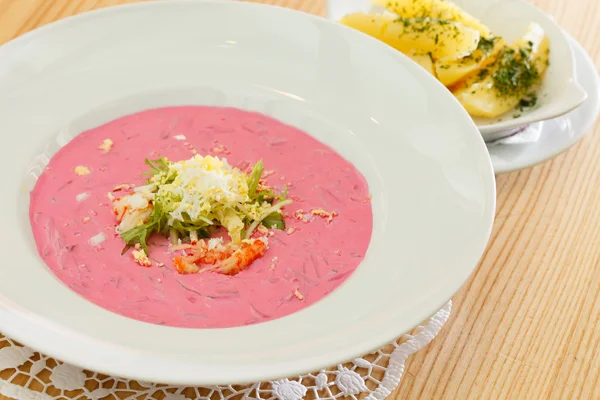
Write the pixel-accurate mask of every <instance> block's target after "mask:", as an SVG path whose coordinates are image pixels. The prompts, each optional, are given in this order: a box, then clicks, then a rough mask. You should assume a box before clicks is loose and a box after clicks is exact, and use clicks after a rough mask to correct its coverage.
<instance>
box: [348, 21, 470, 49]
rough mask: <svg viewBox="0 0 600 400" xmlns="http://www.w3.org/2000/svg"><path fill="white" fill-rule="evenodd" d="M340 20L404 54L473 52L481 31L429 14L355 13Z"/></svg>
mask: <svg viewBox="0 0 600 400" xmlns="http://www.w3.org/2000/svg"><path fill="white" fill-rule="evenodd" d="M340 22H341V23H342V24H344V25H347V26H349V27H351V28H354V29H357V30H359V31H361V32H364V33H366V34H368V35H371V36H373V37H375V38H377V39H379V40H381V41H383V42H385V43H387V44H388V45H390V46H392V47H394V48H395V49H397V50H400V51H401V52H403V53H404V54H412V53H413V52H414V51H418V52H419V53H421V54H428V53H430V54H431V56H432V57H433V58H434V59H435V60H439V59H449V60H453V59H457V58H461V57H464V56H466V55H469V54H471V53H472V52H473V51H475V49H476V48H477V44H478V43H479V37H480V35H479V32H477V31H476V30H474V29H471V28H467V27H465V26H464V25H462V24H459V23H455V22H451V21H444V20H438V19H429V18H414V19H398V18H396V17H395V16H389V15H368V14H363V13H354V14H350V15H347V16H345V17H344V18H342V19H341V20H340Z"/></svg>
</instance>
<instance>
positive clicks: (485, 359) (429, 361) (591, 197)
mask: <svg viewBox="0 0 600 400" xmlns="http://www.w3.org/2000/svg"><path fill="white" fill-rule="evenodd" d="M134 1H138V0H0V43H3V42H5V41H8V40H10V39H12V38H14V37H16V36H19V35H21V34H23V33H25V32H27V31H29V30H31V29H34V28H36V27H39V26H41V25H44V24H47V23H49V22H52V21H55V20H57V19H60V18H64V17H67V16H70V15H74V14H77V13H80V12H84V11H88V10H92V9H97V8H101V7H106V6H111V5H115V4H124V3H131V2H134ZM258 1H260V0H258ZM265 2H267V3H271V4H278V5H285V6H289V7H293V8H297V9H301V10H303V11H306V12H312V13H315V14H322V13H323V12H324V0H266V1H265ZM534 4H535V5H537V6H538V7H540V8H542V9H544V10H546V11H547V12H549V13H550V14H552V15H553V16H554V17H555V18H556V19H557V20H558V22H559V23H560V24H561V25H562V26H563V27H564V28H565V29H566V30H567V31H568V32H570V33H571V34H572V35H573V36H574V37H575V38H576V39H577V40H579V41H580V42H581V43H582V44H583V46H584V47H585V48H586V49H587V50H588V51H589V52H590V54H591V56H592V58H593V60H594V61H595V63H596V66H598V65H600V25H599V24H598V22H599V21H600V2H598V1H589V0H569V1H567V0H535V1H534ZM599 131H600V129H599V126H598V124H596V126H595V128H594V131H593V132H590V133H589V134H588V135H587V136H586V137H585V138H584V139H583V140H582V141H581V142H580V143H579V144H578V145H576V146H575V147H574V148H572V149H571V150H569V151H568V152H566V153H565V154H563V155H561V156H559V157H557V158H555V159H553V160H551V161H549V162H546V163H544V164H542V165H540V166H537V167H534V168H531V169H527V170H524V171H520V172H515V173H511V174H506V175H501V176H499V177H498V178H497V184H498V210H497V219H496V224H495V228H494V232H493V236H492V240H491V242H490V244H489V246H488V250H487V252H486V254H485V256H484V258H483V260H482V262H481V264H480V266H479V267H478V269H477V271H476V272H475V273H474V275H473V276H472V278H471V279H470V280H469V282H468V283H467V284H466V285H465V286H464V288H463V289H462V290H461V291H460V292H459V293H458V294H457V295H456V297H455V298H454V308H453V313H452V317H451V320H450V321H449V322H448V324H447V325H446V327H445V328H444V329H443V331H442V332H441V334H440V335H439V336H438V338H436V339H435V340H434V342H433V343H432V344H431V345H430V346H429V347H428V348H427V349H426V350H424V351H421V352H419V353H417V355H415V356H414V357H413V358H412V359H411V360H410V361H409V364H408V366H407V369H406V372H405V375H404V378H403V380H402V385H401V388H399V389H398V390H397V391H396V392H395V393H394V394H393V395H392V396H390V398H394V399H529V400H530V399H600V214H599V213H598V212H597V205H598V204H600V162H599V161H598V159H599V158H600V135H599V133H600V132H599ZM0 398H2V397H1V396H0Z"/></svg>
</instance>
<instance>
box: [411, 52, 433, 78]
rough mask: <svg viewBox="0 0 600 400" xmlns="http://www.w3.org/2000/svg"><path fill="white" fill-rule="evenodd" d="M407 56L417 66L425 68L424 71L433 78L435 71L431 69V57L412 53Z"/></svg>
mask: <svg viewBox="0 0 600 400" xmlns="http://www.w3.org/2000/svg"><path fill="white" fill-rule="evenodd" d="M407 56H409V57H410V58H411V59H412V60H413V61H414V62H416V63H417V64H419V65H420V66H421V67H423V68H425V71H427V72H429V73H430V74H431V75H433V76H435V69H434V67H433V60H432V59H431V55H429V54H419V53H413V54H407Z"/></svg>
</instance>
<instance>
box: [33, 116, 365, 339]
mask: <svg viewBox="0 0 600 400" xmlns="http://www.w3.org/2000/svg"><path fill="white" fill-rule="evenodd" d="M107 139H108V141H107ZM108 142H110V143H111V145H110V146H106V144H107V143H108ZM103 144H104V145H103ZM194 154H199V155H211V156H216V157H219V158H226V159H227V161H228V162H229V164H231V165H232V166H234V167H238V168H240V169H246V168H247V167H248V166H249V165H250V166H251V165H253V164H254V163H256V162H257V161H258V160H259V159H262V161H263V165H264V168H265V172H264V174H263V179H264V181H265V182H268V185H269V186H271V187H273V188H277V189H279V190H283V188H284V187H285V186H286V185H287V186H288V188H289V194H288V199H291V200H292V201H293V203H292V204H290V205H288V206H286V207H285V208H284V209H283V215H284V221H285V224H286V226H285V229H284V230H279V229H272V230H271V231H270V232H269V235H268V250H267V251H266V253H265V254H264V256H263V257H262V258H260V259H258V260H256V261H255V262H254V263H252V264H251V265H250V266H249V267H248V268H246V269H244V270H243V271H241V272H239V273H238V274H237V275H234V276H228V275H222V274H218V273H215V272H204V273H197V274H189V275H182V274H179V273H178V272H177V271H176V269H175V268H174V266H173V257H174V255H175V253H176V252H175V251H174V250H173V249H172V248H171V246H170V245H169V242H168V240H167V239H166V238H164V237H162V236H160V235H154V236H152V237H151V238H150V239H149V240H148V247H149V249H150V254H149V258H150V260H151V262H152V265H150V266H141V265H138V264H137V263H136V262H135V261H134V258H133V256H132V252H131V251H130V252H127V253H125V254H123V255H121V253H122V250H123V247H124V242H123V240H122V239H121V237H120V236H119V235H118V234H116V233H115V227H116V225H117V221H116V219H115V218H116V217H115V214H114V213H113V210H112V207H111V202H110V200H109V197H108V193H113V190H114V189H115V187H117V186H118V185H120V184H136V185H139V186H142V185H144V184H145V181H146V178H147V176H144V175H143V172H144V171H146V170H147V169H148V167H147V166H146V165H145V164H144V160H145V159H146V158H156V157H157V156H158V155H161V156H165V157H167V158H168V159H169V160H176V161H177V160H185V159H189V158H191V157H193V156H194ZM316 210H319V211H316ZM321 211H323V212H321ZM30 219H31V226H32V229H33V233H34V236H35V240H36V243H37V247H38V251H39V254H40V256H41V257H42V258H43V259H44V261H45V262H46V264H47V265H48V266H49V267H50V269H51V270H52V271H53V272H54V273H55V274H56V275H57V276H58V278H60V279H61V280H62V282H63V283H64V284H65V285H67V286H69V287H70V288H71V289H73V290H74V291H76V292H77V293H79V294H80V295H81V296H83V297H85V298H86V299H88V300H90V301H92V302H93V303H95V304H97V305H99V306H101V307H104V308H106V309H108V310H111V311H113V312H115V313H118V314H121V315H124V316H127V317H130V318H135V319H138V320H141V321H146V322H150V323H155V324H163V325H169V326H177V327H190V328H225V327H233V326H241V325H248V324H254V323H259V322H264V321H268V320H272V319H275V318H279V317H282V316H285V315H288V314H290V313H293V312H295V311H298V310H300V309H302V308H305V307H307V306H309V305H311V304H314V303H315V302H316V301H318V300H320V299H321V298H323V297H324V296H326V295H327V294H328V293H330V292H331V291H332V290H334V289H335V288H336V287H337V286H339V285H340V284H341V283H342V282H343V281H344V280H345V279H346V278H347V277H348V276H349V275H350V274H351V273H352V272H353V271H354V270H355V269H356V268H357V267H358V265H359V264H360V262H361V261H362V259H363V258H364V255H365V252H366V250H367V247H368V245H369V241H370V238H371V231H372V211H371V202H370V195H369V191H368V186H367V183H366V181H365V179H364V177H363V176H362V175H361V174H360V172H358V170H356V168H354V167H353V166H352V164H350V163H349V162H348V161H346V160H345V159H343V158H342V157H341V156H340V155H339V154H337V153H336V152H335V151H334V150H332V149H331V148H329V147H328V146H326V145H324V144H322V143H320V142H319V141H317V140H315V139H313V138H312V137H311V136H309V135H308V134H306V133H304V132H302V131H300V130H298V129H296V128H293V127H290V126H287V125H285V124H282V123H281V122H278V121H276V120H274V119H272V118H269V117H267V116H264V115H261V114H258V113H252V112H247V111H242V110H238V109H233V108H216V107H202V106H186V107H169V108H161V109H152V110H147V111H143V112H140V113H137V114H133V115H129V116H126V117H123V118H119V119H117V120H114V121H112V122H109V123H107V124H105V125H102V126H100V127H97V128H94V129H91V130H89V131H86V132H83V133H81V134H80V135H78V136H77V137H75V138H74V139H73V140H72V141H71V142H70V143H68V144H67V145H66V146H64V147H63V148H62V149H61V150H60V151H59V152H58V153H57V154H56V155H55V156H54V157H53V158H52V159H51V160H50V162H49V164H48V166H47V168H46V170H45V171H44V173H43V174H42V175H41V176H40V178H39V179H38V182H37V184H36V186H35V188H34V190H33V191H32V193H31V205H30Z"/></svg>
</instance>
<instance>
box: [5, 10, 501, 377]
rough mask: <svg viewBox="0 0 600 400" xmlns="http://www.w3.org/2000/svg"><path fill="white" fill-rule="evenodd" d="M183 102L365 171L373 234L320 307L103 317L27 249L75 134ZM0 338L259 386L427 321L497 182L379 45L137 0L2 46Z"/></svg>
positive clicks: (105, 367) (140, 370) (481, 148)
mask: <svg viewBox="0 0 600 400" xmlns="http://www.w3.org/2000/svg"><path fill="white" fill-rule="evenodd" d="M181 104H209V105H222V106H225V105H227V106H234V107H239V108H244V109H251V110H256V111H260V112H263V113H265V114H268V115H270V116H273V117H275V118H277V119H280V120H282V121H284V122H286V123H289V124H291V125H294V126H296V127H298V128H301V129H303V130H305V131H307V132H308V133H309V134H310V135H313V136H314V137H316V138H318V139H320V140H322V141H323V142H325V143H327V144H329V145H331V146H332V147H333V148H335V149H336V150H337V151H338V152H339V153H341V154H342V155H343V156H344V157H346V158H347V159H348V160H350V161H351V162H352V163H353V164H354V165H355V166H356V167H357V168H358V169H359V170H360V171H361V172H362V173H363V174H364V176H365V177H366V179H367V181H368V183H369V186H370V190H371V193H372V195H373V200H372V201H373V203H372V204H373V217H374V229H373V235H372V240H371V244H370V247H369V249H368V252H367V255H366V258H365V260H364V262H363V263H362V264H361V265H360V266H359V268H358V269H357V270H356V272H355V273H354V274H353V275H352V276H351V277H350V278H349V279H348V280H347V281H346V282H345V283H344V284H343V285H342V286H341V287H340V288H338V289H337V290H335V291H334V292H333V293H332V294H331V295H329V296H327V297H326V298H324V299H323V300H322V301H320V302H318V303H316V304H315V305H313V306H311V307H309V308H306V309H304V310H302V311H300V312H298V313H295V314H292V315H290V316H288V317H284V318H281V319H278V320H274V321H271V322H267V323H263V324H257V325H252V326H247V327H238V328H229V329H212V330H196V329H183V328H172V327H166V326H159V325H152V324H148V323H144V322H140V321H137V320H133V319H128V318H125V317H122V316H119V315H117V314H113V313H111V312H109V311H106V310H104V309H102V308H100V307H98V306H96V305H94V304H92V303H90V302H88V301H86V300H84V299H82V298H81V297H79V296H78V295H77V294H76V293H74V292H73V291H71V290H70V289H68V288H67V287H66V286H64V285H63V284H62V283H61V282H60V281H59V280H58V279H57V278H56V277H55V276H54V275H53V274H52V273H51V272H50V270H49V269H48V268H47V267H46V265H45V264H44V263H43V262H42V261H41V259H40V257H38V255H37V254H36V251H35V247H34V239H33V236H32V233H31V229H30V226H29V220H28V212H27V211H28V205H29V194H28V191H29V190H30V189H31V188H32V186H33V184H34V182H35V180H36V177H37V175H38V174H39V173H40V171H41V169H42V168H43V166H44V165H45V164H46V163H47V161H48V159H49V157H51V156H52V154H54V153H55V152H56V151H57V149H59V148H60V147H61V146H63V145H65V143H67V142H68V141H69V140H70V139H71V138H72V137H73V136H75V135H77V134H79V133H80V132H81V131H82V130H85V129H89V128H92V127H94V126H97V125H99V124H101V123H104V122H107V121H109V120H111V119H114V118H116V117H119V116H122V115H125V114H129V113H132V112H135V111H139V110H142V109H146V108H150V107H157V106H166V105H181ZM0 110H2V112H1V113H0V131H1V132H2V135H3V136H2V140H3V144H4V148H5V152H4V154H3V156H2V157H1V158H0V168H1V169H2V170H3V171H5V173H4V175H3V192H4V195H3V196H2V197H1V198H0V220H1V221H2V224H1V227H0V233H1V236H2V239H3V240H2V241H1V242H0V252H2V253H3V254H4V261H3V262H2V267H1V269H0V271H1V277H0V330H1V331H2V332H3V333H5V334H7V335H9V336H11V337H14V338H15V339H17V340H19V341H22V342H23V343H25V344H27V345H29V346H31V347H34V348H35V349H37V350H40V351H42V352H44V353H47V354H49V355H51V356H54V357H56V358H58V359H61V360H64V361H66V362H70V363H73V364H76V365H79V366H82V367H86V368H89V369H92V370H96V371H99V372H105V373H109V374H112V375H117V376H124V377H129V378H135V379H141V380H144V381H155V382H166V383H173V384H192V385H193V384H197V385H200V384H204V385H206V384H218V383H236V382H250V381H259V380H263V379H272V378H277V377H283V376H290V375H295V374H298V373H303V372H306V371H310V370H316V369H319V368H322V367H326V366H328V365H332V364H336V363H338V362H342V361H345V360H348V359H351V358H353V357H355V356H359V355H361V354H363V353H365V352H368V351H370V350H373V349H375V348H377V347H378V346H380V345H382V344H384V343H385V342H387V341H389V340H391V339H393V338H394V337H396V336H397V335H399V334H402V333H403V332H406V331H408V330H410V329H411V328H413V327H414V326H416V325H417V324H418V323H420V322H422V321H423V320H425V319H426V318H427V317H428V316H430V315H432V314H433V313H434V312H435V311H437V310H438V309H439V308H440V307H441V306H442V305H443V304H444V303H445V302H446V301H447V300H448V299H449V298H450V297H451V296H452V295H453V294H454V293H455V292H456V291H457V290H458V289H459V288H460V286H461V285H462V284H463V282H465V280H466V279H467V278H468V276H469V275H470V273H471V272H472V271H473V268H474V267H475V266H476V264H477V262H478V260H479V258H480V256H481V255H482V253H483V251H484V248H485V246H486V243H487V240H488V237H489V234H490V230H491V226H492V220H493V216H494V205H495V190H494V189H495V187H494V175H493V171H492V166H491V163H490V159H489V156H488V153H487V151H486V148H485V145H484V142H483V140H482V139H481V136H480V135H479V132H478V131H477V129H476V127H475V125H474V124H473V122H472V121H471V119H470V118H469V116H468V115H467V114H466V112H465V111H464V110H463V109H462V108H461V107H460V105H459V104H458V102H457V101H456V100H455V99H454V98H453V97H452V96H451V95H450V93H449V92H448V91H446V90H445V89H444V88H443V86H442V85H441V84H439V83H438V82H437V81H436V80H435V79H433V78H432V77H430V76H429V75H427V73H426V72H425V71H423V70H422V69H421V68H420V67H418V66H417V65H415V64H413V63H411V62H409V61H408V60H407V59H406V58H405V57H404V56H402V55H400V54H399V53H398V52H396V51H394V50H392V49H391V48H389V47H387V46H385V45H383V44H380V43H378V42H377V41H375V40H374V39H371V38H368V37H366V36H364V35H362V34H360V33H358V32H356V31H353V30H351V29H348V28H345V27H343V26H341V25H338V24H334V23H331V22H329V21H327V20H325V19H321V18H318V17H314V16H309V15H307V14H303V13H300V12H295V11H291V10H287V9H282V8H277V7H271V6H265V5H257V4H250V3H241V2H240V3H238V2H224V1H214V2H212V1H206V2H198V1H177V0H172V1H167V2H149V3H140V4H135V5H129V6H122V7H117V8H109V9H103V10H100V11H96V12H93V13H87V14H83V15H80V16H77V17H73V18H68V19H66V20H63V21H60V22H58V23H54V24H51V25H47V26H45V27H43V28H41V29H38V30H36V31H34V32H31V33H28V34H26V35H24V36H22V37H21V38H19V39H17V40H15V41H13V42H10V43H8V44H6V45H4V46H2V47H0Z"/></svg>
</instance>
